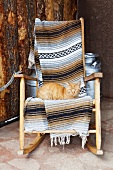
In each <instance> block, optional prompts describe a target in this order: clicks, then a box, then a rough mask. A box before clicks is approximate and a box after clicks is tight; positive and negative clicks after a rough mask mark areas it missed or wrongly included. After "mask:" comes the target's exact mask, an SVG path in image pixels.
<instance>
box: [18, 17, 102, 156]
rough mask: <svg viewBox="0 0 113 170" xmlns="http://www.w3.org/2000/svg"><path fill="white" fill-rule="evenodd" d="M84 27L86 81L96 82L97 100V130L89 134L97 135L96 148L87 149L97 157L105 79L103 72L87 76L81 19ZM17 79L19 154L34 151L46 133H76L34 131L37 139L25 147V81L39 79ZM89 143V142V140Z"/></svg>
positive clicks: (22, 75)
mask: <svg viewBox="0 0 113 170" xmlns="http://www.w3.org/2000/svg"><path fill="white" fill-rule="evenodd" d="M80 20H81V26H82V50H83V51H82V54H83V65H84V81H85V82H87V81H91V80H94V81H95V99H94V101H93V110H92V112H93V113H94V114H95V122H96V123H95V128H94V129H91V130H89V133H92V134H96V141H95V143H96V144H95V146H92V145H91V144H89V142H88V143H87V147H88V148H89V150H90V151H91V152H93V153H94V154H96V155H102V154H103V150H101V112H100V79H101V78H102V77H103V74H102V73H101V72H99V73H93V74H91V75H89V76H87V77H86V76H85V46H84V19H83V18H81V19H80ZM15 78H20V151H19V152H18V154H21V155H23V154H27V153H30V152H31V151H33V150H34V149H35V148H36V147H37V146H38V145H39V144H40V142H41V141H42V140H43V138H44V134H46V133H73V134H74V133H75V131H74V130H62V131H61V130H60V131H59V130H46V131H44V132H37V131H33V132H31V134H32V133H35V134H37V137H36V138H35V139H34V140H33V141H32V142H31V143H30V144H29V145H28V146H24V140H25V134H26V133H30V132H26V131H24V104H25V80H34V81H37V78H33V77H30V76H27V75H24V74H18V75H17V74H16V75H15ZM88 141H89V140H88Z"/></svg>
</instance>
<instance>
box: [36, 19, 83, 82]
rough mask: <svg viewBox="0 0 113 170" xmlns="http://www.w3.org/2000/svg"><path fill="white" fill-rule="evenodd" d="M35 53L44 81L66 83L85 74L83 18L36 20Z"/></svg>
mask: <svg viewBox="0 0 113 170" xmlns="http://www.w3.org/2000/svg"><path fill="white" fill-rule="evenodd" d="M34 49H35V51H38V55H36V57H35V61H36V64H39V63H40V66H41V71H42V76H43V81H44V82H49V81H55V82H59V83H65V82H67V81H71V82H75V81H77V80H79V79H82V78H83V59H82V41H81V22H80V21H54V22H52V21H43V22H36V23H35V45H34Z"/></svg>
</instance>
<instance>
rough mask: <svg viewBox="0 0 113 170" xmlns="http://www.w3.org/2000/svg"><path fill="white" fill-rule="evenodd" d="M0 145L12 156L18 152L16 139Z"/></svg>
mask: <svg viewBox="0 0 113 170" xmlns="http://www.w3.org/2000/svg"><path fill="white" fill-rule="evenodd" d="M0 145H1V146H2V147H5V148H6V149H7V150H9V151H10V152H11V153H13V154H17V152H18V150H19V141H18V140H16V139H12V140H6V141H3V142H0Z"/></svg>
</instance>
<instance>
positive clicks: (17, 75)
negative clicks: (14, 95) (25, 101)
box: [14, 74, 37, 81]
mask: <svg viewBox="0 0 113 170" xmlns="http://www.w3.org/2000/svg"><path fill="white" fill-rule="evenodd" d="M14 78H25V79H27V80H34V81H37V78H34V77H30V76H28V75H25V74H15V75H14Z"/></svg>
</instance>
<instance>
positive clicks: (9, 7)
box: [0, 0, 19, 122]
mask: <svg viewBox="0 0 113 170" xmlns="http://www.w3.org/2000/svg"><path fill="white" fill-rule="evenodd" d="M16 11H17V4H16V0H12V1H8V0H1V1H0V39H1V41H0V87H2V86H3V85H4V84H6V83H7V82H8V81H9V79H10V78H11V76H12V74H13V72H14V71H17V70H18V66H19V56H18V40H17V39H18V34H17V33H18V31H17V19H16ZM17 114H18V82H17V81H15V82H13V83H12V84H11V86H10V87H8V88H7V89H6V90H4V91H2V92H0V122H1V121H3V120H6V119H7V118H10V117H14V116H15V115H17Z"/></svg>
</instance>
